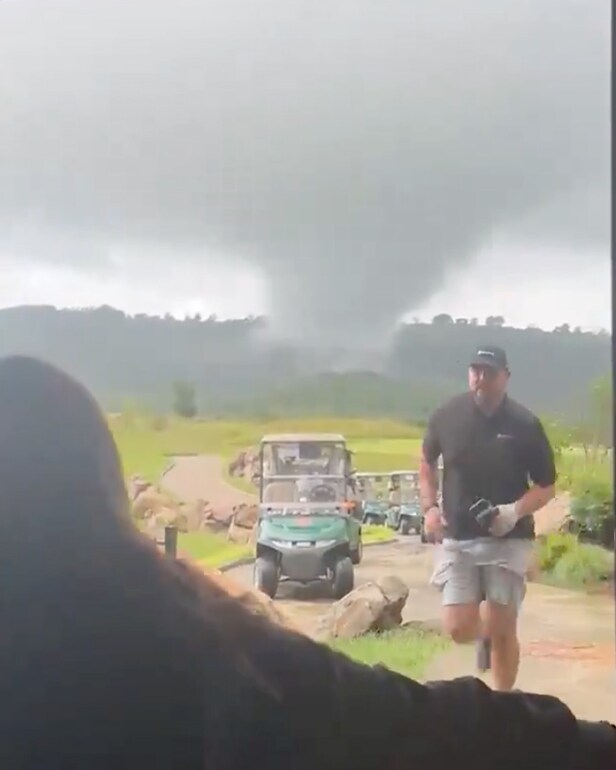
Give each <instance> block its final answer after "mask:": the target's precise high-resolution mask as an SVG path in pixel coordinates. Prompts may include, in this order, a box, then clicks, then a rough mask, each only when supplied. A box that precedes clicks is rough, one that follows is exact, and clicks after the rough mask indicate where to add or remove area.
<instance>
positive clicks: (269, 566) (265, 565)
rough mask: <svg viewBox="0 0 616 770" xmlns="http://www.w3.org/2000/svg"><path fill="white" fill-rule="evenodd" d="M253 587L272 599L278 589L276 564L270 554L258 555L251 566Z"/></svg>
mask: <svg viewBox="0 0 616 770" xmlns="http://www.w3.org/2000/svg"><path fill="white" fill-rule="evenodd" d="M253 582H254V587H255V588H256V589H257V590H258V591H261V592H262V593H264V594H266V595H267V596H269V597H270V599H273V598H274V597H275V596H276V591H277V590H278V565H277V564H276V561H275V560H274V559H273V558H272V557H271V556H259V557H257V559H256V560H255V564H254V568H253Z"/></svg>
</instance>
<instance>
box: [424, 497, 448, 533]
mask: <svg viewBox="0 0 616 770" xmlns="http://www.w3.org/2000/svg"><path fill="white" fill-rule="evenodd" d="M443 524H444V522H443V514H442V513H441V511H440V508H439V507H438V506H436V505H433V506H432V507H431V508H428V510H427V511H426V515H425V517H424V531H425V533H426V535H428V537H430V539H431V540H434V541H436V542H440V541H441V540H442V539H443Z"/></svg>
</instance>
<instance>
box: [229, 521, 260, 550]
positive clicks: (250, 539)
mask: <svg viewBox="0 0 616 770" xmlns="http://www.w3.org/2000/svg"><path fill="white" fill-rule="evenodd" d="M255 532H256V527H250V528H248V527H240V526H238V525H237V524H236V523H235V522H234V521H231V524H230V525H229V529H228V530H227V540H229V541H230V542H231V543H238V544H239V545H251V544H252V543H254V539H255V537H254V535H255Z"/></svg>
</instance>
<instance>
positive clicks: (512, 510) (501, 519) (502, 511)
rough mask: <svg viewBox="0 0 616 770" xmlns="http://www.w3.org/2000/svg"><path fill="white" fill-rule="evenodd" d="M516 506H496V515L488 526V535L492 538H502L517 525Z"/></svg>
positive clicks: (513, 504)
mask: <svg viewBox="0 0 616 770" xmlns="http://www.w3.org/2000/svg"><path fill="white" fill-rule="evenodd" d="M518 521H519V517H518V504H517V503H507V504H506V505H499V506H498V514H497V516H496V517H495V519H494V521H493V522H492V525H491V526H490V534H491V535H494V537H504V535H507V534H509V532H511V530H512V529H513V528H514V527H515V525H516V524H517V523H518Z"/></svg>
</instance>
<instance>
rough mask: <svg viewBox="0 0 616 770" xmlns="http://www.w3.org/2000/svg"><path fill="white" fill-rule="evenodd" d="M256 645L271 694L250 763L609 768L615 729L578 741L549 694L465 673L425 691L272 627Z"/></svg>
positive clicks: (575, 727)
mask: <svg viewBox="0 0 616 770" xmlns="http://www.w3.org/2000/svg"><path fill="white" fill-rule="evenodd" d="M253 639H254V641H253V643H252V654H251V655H250V657H251V660H252V663H253V665H254V666H255V669H256V670H259V671H260V672H261V673H262V674H263V675H264V677H265V678H266V679H267V680H269V681H270V682H271V683H272V685H273V689H274V690H275V692H276V696H275V697H274V698H273V699H272V701H271V702H270V703H269V704H265V703H263V704H262V705H261V706H259V707H257V706H256V704H255V711H256V710H257V708H258V711H259V713H258V714H257V713H255V714H254V730H255V731H256V735H257V736H258V740H253V741H251V746H252V759H253V761H254V762H255V763H256V764H253V766H255V767H264V768H265V767H267V768H270V769H271V770H273V769H274V768H278V767H280V768H283V767H284V768H291V767H293V768H306V769H307V768H311V770H316V768H318V770H333V769H334V768H336V770H344V769H346V768H348V770H413V769H414V768H426V770H427V769H428V768H429V770H441V769H442V770H452V768H456V767H463V766H468V767H469V768H472V769H473V770H523V769H524V770H534V768H537V770H539V768H540V769H541V770H591V768H592V769H593V770H608V768H610V770H614V765H613V754H612V752H613V750H614V747H616V743H612V741H613V740H614V737H613V736H614V735H615V734H616V733H612V732H611V730H610V727H609V726H599V727H598V726H597V725H595V724H594V723H593V724H592V725H591V727H592V728H593V729H594V730H596V733H597V734H596V735H589V736H588V737H585V736H584V734H583V733H582V731H581V730H580V723H578V722H577V721H576V719H575V717H574V716H573V714H572V713H571V712H570V711H569V709H568V708H567V707H566V706H565V705H564V704H563V703H562V702H560V701H559V700H557V699H556V698H553V697H550V696H546V695H527V694H524V693H520V692H514V693H499V692H495V691H492V690H491V689H490V688H488V687H487V686H486V685H485V684H483V682H481V681H480V680H479V679H475V678H472V677H468V678H462V679H457V680H454V681H451V682H434V683H428V684H427V685H422V684H419V683H417V682H414V681H412V680H410V679H407V678H406V677H403V676H401V675H398V674H395V673H393V672H391V671H389V670H387V669H385V668H381V667H375V668H371V667H368V666H363V665H361V664H358V663H355V662H353V661H351V660H349V659H348V658H346V657H345V656H343V655H340V654H338V653H334V652H332V651H331V650H330V649H329V648H328V647H326V646H324V645H320V644H317V643H315V642H312V641H311V640H309V639H307V638H305V637H303V636H300V635H298V634H291V633H287V632H285V631H283V630H282V629H278V628H274V627H271V626H269V627H268V630H267V631H266V632H265V633H262V634H261V635H260V638H259V641H258V642H257V641H256V637H253ZM237 726H238V725H237V722H236V727H237ZM236 741H237V733H236Z"/></svg>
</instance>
